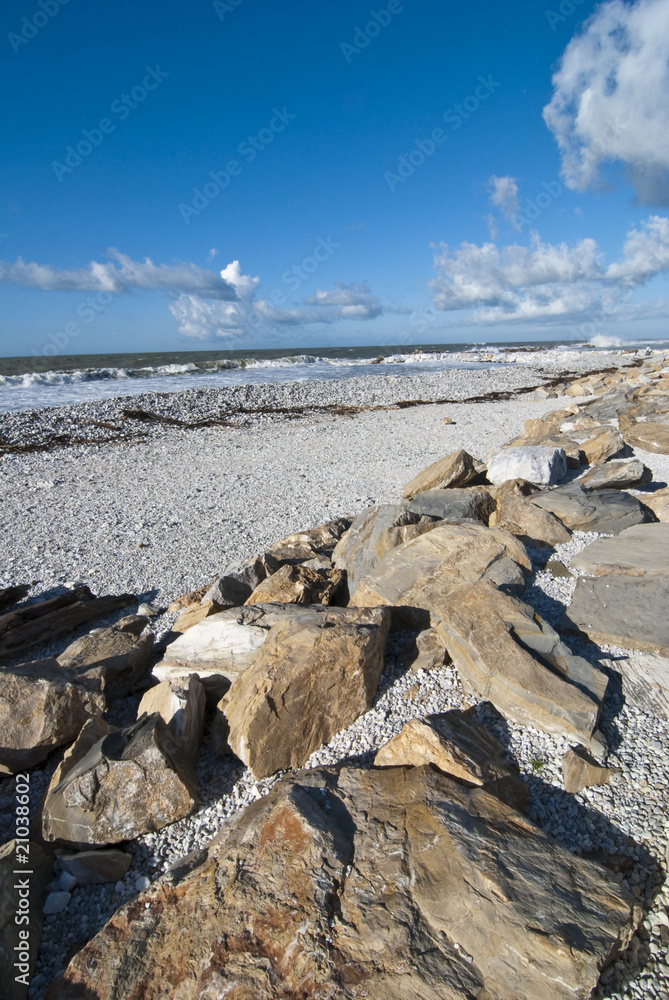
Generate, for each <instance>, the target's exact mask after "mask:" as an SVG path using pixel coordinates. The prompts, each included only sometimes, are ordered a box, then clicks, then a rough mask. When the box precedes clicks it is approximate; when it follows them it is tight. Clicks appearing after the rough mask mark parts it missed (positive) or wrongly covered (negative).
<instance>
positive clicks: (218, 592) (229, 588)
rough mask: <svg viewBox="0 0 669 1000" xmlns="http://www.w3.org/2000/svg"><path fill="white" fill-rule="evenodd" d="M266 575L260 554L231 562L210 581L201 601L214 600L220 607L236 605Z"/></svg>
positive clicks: (247, 595) (241, 602) (244, 598)
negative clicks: (210, 583) (219, 574)
mask: <svg viewBox="0 0 669 1000" xmlns="http://www.w3.org/2000/svg"><path fill="white" fill-rule="evenodd" d="M266 576H267V566H266V564H265V560H264V559H263V558H262V556H253V557H252V558H251V559H242V560H238V561H236V562H232V563H230V564H229V565H228V566H226V568H225V569H224V571H223V573H222V575H221V576H220V577H219V578H218V580H215V581H214V582H213V583H212V585H211V587H210V588H209V590H208V591H207V592H206V594H205V595H204V597H203V598H202V602H203V603H206V602H208V601H215V602H216V604H218V605H219V606H220V607H222V608H230V607H237V606H238V605H240V604H243V603H244V601H245V600H246V598H247V597H249V595H250V594H251V592H252V591H253V590H255V588H256V587H257V586H258V584H259V583H261V581H262V580H264V579H265V577H266Z"/></svg>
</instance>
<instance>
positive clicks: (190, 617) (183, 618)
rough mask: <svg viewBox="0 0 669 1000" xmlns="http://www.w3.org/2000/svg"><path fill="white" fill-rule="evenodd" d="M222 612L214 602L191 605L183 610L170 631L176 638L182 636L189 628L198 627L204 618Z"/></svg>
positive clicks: (219, 606) (220, 607)
mask: <svg viewBox="0 0 669 1000" xmlns="http://www.w3.org/2000/svg"><path fill="white" fill-rule="evenodd" d="M222 610H223V608H222V606H221V605H220V604H217V603H216V601H203V602H202V603H199V602H198V603H197V604H191V605H189V606H188V607H187V608H184V610H183V611H182V612H181V614H180V615H179V617H178V618H177V620H176V621H175V623H174V625H173V626H172V628H171V630H170V631H171V633H172V635H173V636H174V637H175V638H176V636H177V635H183V633H184V632H187V631H188V629H189V628H193V626H194V625H199V624H200V622H203V621H204V620H205V618H208V617H209V616H210V615H215V614H217V613H218V612H219V611H222Z"/></svg>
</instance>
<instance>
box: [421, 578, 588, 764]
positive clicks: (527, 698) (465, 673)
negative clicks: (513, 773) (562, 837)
mask: <svg viewBox="0 0 669 1000" xmlns="http://www.w3.org/2000/svg"><path fill="white" fill-rule="evenodd" d="M440 613H441V621H440V623H439V624H438V626H437V629H438V631H439V633H440V635H441V637H442V638H443V640H444V643H445V645H446V648H447V650H448V652H449V654H450V655H451V657H452V659H453V662H454V663H455V665H456V666H457V668H458V672H459V674H460V680H461V681H462V685H463V687H464V688H465V690H466V691H469V692H471V693H472V694H474V695H475V696H476V697H478V698H481V699H484V700H487V701H491V702H492V703H493V705H494V706H495V708H496V709H497V710H498V711H499V712H501V713H502V714H503V715H504V716H506V717H507V718H509V719H512V720H513V721H515V722H518V723H520V724H521V725H529V726H534V727H535V728H537V729H544V730H546V731H547V732H549V733H556V734H559V735H567V736H568V737H572V738H573V737H574V736H576V737H577V738H578V740H579V741H580V742H581V743H584V744H586V745H591V744H592V738H593V734H594V731H595V728H596V726H597V721H598V718H599V711H600V705H601V700H602V698H603V697H604V692H605V691H606V685H607V676H606V674H604V673H603V672H602V671H600V670H597V669H596V668H595V667H593V666H591V665H590V663H588V661H587V660H584V659H582V658H581V657H579V656H573V655H572V654H571V652H570V650H569V649H568V648H567V646H565V645H564V643H562V642H560V640H559V637H558V635H557V633H556V632H555V631H554V630H553V629H552V628H550V626H549V625H547V624H546V622H544V621H542V620H541V619H540V618H539V616H538V615H536V614H535V613H534V611H533V610H532V608H530V607H529V606H528V605H527V604H523V603H522V602H521V601H519V600H517V599H516V598H514V597H511V596H509V595H508V594H503V593H502V592H501V591H499V590H497V589H495V588H494V587H492V586H490V584H486V583H480V584H477V585H476V586H475V587H460V588H458V589H457V590H455V591H453V592H452V593H451V594H450V595H449V596H448V597H447V598H446V599H445V600H444V601H443V602H442V604H441V607H440ZM534 653H538V654H539V656H540V657H541V659H539V658H538V657H537V656H535V655H534Z"/></svg>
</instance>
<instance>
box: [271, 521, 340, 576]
mask: <svg viewBox="0 0 669 1000" xmlns="http://www.w3.org/2000/svg"><path fill="white" fill-rule="evenodd" d="M350 527H351V521H350V519H349V518H347V517H340V518H337V520H336V521H327V523H326V524H319V525H318V527H317V528H309V530H308V531H298V532H297V533H296V534H294V535H289V536H288V538H282V539H281V541H280V542H275V543H274V545H272V546H270V548H269V549H268V550H267V552H266V553H265V562H266V563H267V566H268V569H269V571H270V572H272V573H274V572H275V571H276V570H277V569H278V568H279V567H280V566H283V565H285V564H286V563H301V562H306V560H308V559H313V558H314V557H316V556H319V555H320V556H322V555H331V554H332V552H333V550H334V548H335V546H336V545H337V543H338V542H339V540H340V538H341V537H342V535H343V534H344V532H346V531H347V530H348V529H349V528H350Z"/></svg>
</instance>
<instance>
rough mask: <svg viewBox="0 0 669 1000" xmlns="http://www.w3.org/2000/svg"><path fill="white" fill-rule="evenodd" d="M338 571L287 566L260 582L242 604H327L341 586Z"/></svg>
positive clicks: (289, 564) (294, 565) (340, 573)
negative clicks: (276, 602) (277, 602)
mask: <svg viewBox="0 0 669 1000" xmlns="http://www.w3.org/2000/svg"><path fill="white" fill-rule="evenodd" d="M342 577H343V573H342V572H341V570H330V571H329V572H328V571H318V570H315V569H310V568H308V567H305V566H300V565H299V564H292V563H286V564H285V565H283V566H281V568H280V569H278V570H277V571H276V573H272V575H271V576H268V577H266V578H265V579H264V580H263V581H262V583H259V584H258V586H257V587H256V589H255V590H254V591H253V593H252V594H251V595H250V596H249V597H248V598H247V599H246V601H245V602H244V603H245V604H271V603H272V602H273V601H279V602H282V603H285V604H330V602H331V601H332V599H333V597H334V595H335V593H336V591H337V589H338V588H339V587H340V586H341V582H342Z"/></svg>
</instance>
